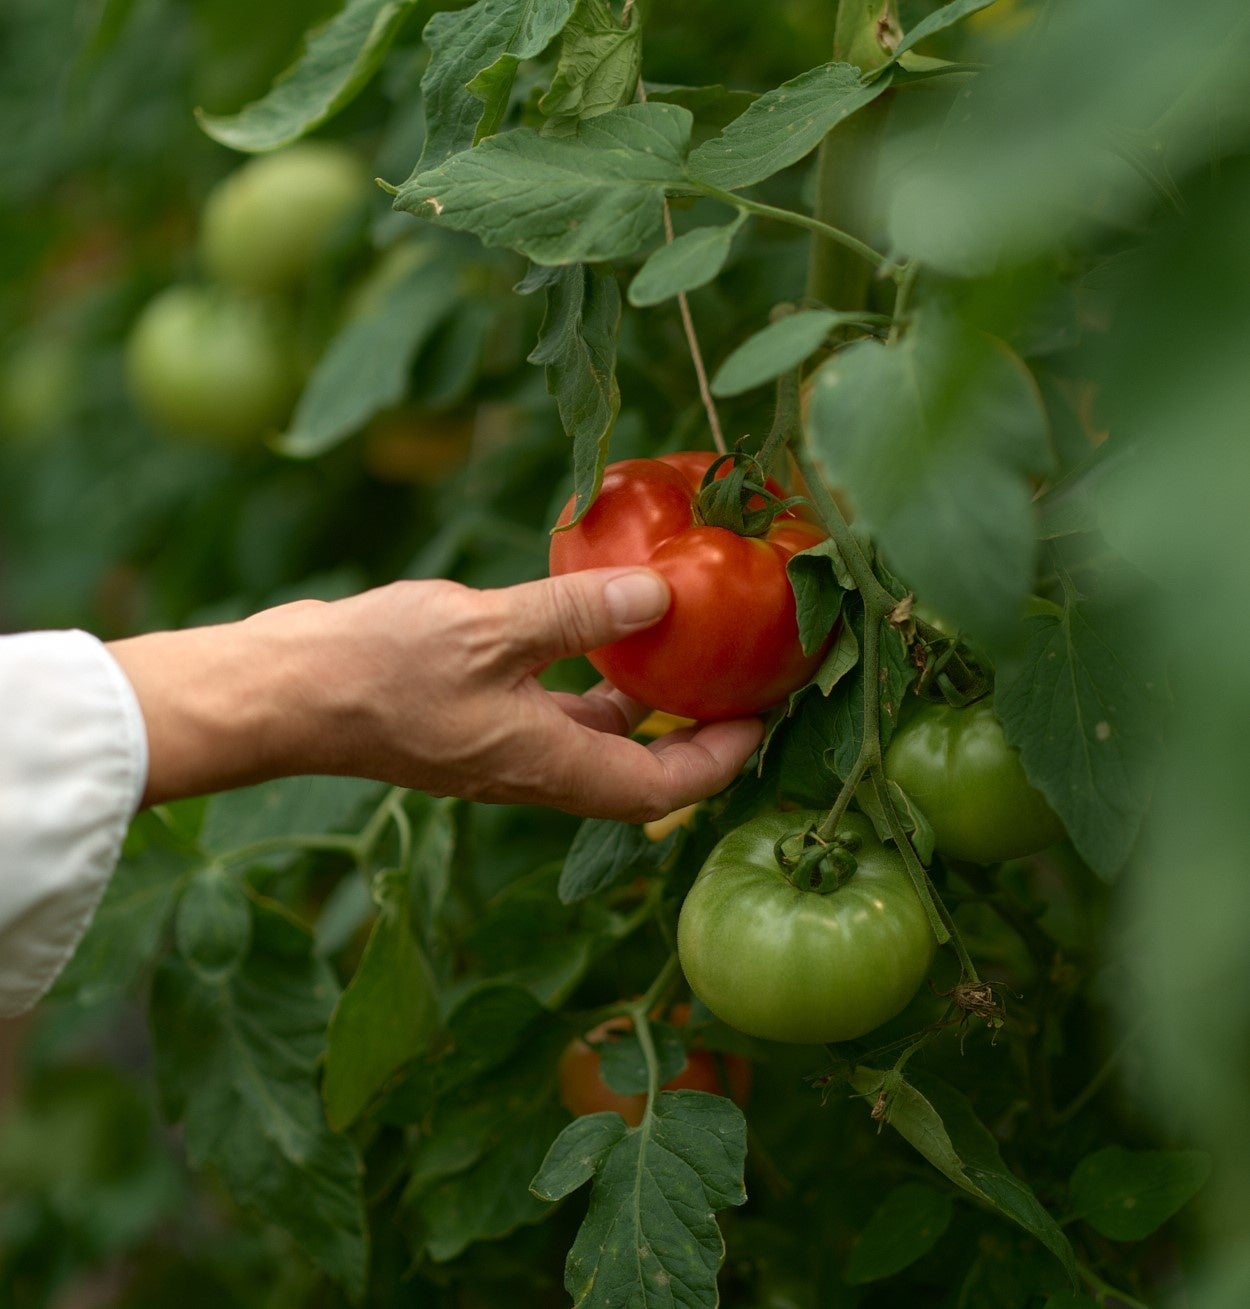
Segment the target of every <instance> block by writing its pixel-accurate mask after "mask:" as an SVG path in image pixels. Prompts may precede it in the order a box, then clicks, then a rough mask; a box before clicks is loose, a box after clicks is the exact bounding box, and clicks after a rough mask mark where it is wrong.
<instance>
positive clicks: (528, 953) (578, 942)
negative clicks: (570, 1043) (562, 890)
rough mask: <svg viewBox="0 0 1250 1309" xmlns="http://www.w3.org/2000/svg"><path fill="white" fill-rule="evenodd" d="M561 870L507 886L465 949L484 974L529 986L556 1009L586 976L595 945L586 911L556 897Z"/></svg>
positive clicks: (483, 915) (543, 871) (545, 869)
mask: <svg viewBox="0 0 1250 1309" xmlns="http://www.w3.org/2000/svg"><path fill="white" fill-rule="evenodd" d="M560 870H561V866H560V865H559V864H557V863H553V864H550V865H548V866H546V867H543V868H539V869H536V870H535V871H534V872H533V873H532V874H530V875H529V876H528V877H521V878H518V879H517V880H516V881H514V882H512V883H511V884H510V885H508V886H507V887H505V888H504V889H503V890H502V891H501V892H500V893H499V894H498V895H496V896H495V898H494V899H493V900H491V902H490V903H489V904H488V905H487V906H486V907H485V909H484V910H483V912H482V913H481V916H480V917H479V918H478V920H477V922H476V923H475V924H474V925H473V927H472V929H471V931H470V932H469V935H468V939H467V940H466V941H465V942H464V946H463V952H464V953H465V954H467V955H468V956H469V957H470V958H472V959H475V960H477V961H478V963H479V967H480V970H481V971H482V972H484V973H489V974H490V975H491V976H492V977H495V978H506V979H507V980H508V981H510V982H512V983H513V984H514V985H515V986H523V987H525V988H526V989H527V990H529V991H530V992H532V993H533V994H534V995H535V996H536V997H537V998H538V1000H539V1001H541V1003H543V1004H545V1005H547V1006H548V1007H550V1008H553V1009H554V1008H558V1007H559V1006H560V1005H561V1004H563V1003H564V1002H565V1001H566V1000H567V999H568V997H569V995H570V994H571V992H572V991H573V989H574V987H576V985H577V983H578V982H580V981H581V979H582V978H583V977H584V976H585V973H586V969H587V968H588V967H589V966H590V963H591V960H592V958H593V956H594V947H595V944H596V942H595V938H594V935H593V933H591V932H590V931H588V930H586V923H585V922H584V921H583V914H582V912H581V911H580V910H579V909H575V908H573V907H571V906H570V905H568V904H562V903H561V902H560V900H559V898H558V896H557V894H556V884H557V881H558V879H559V876H560Z"/></svg>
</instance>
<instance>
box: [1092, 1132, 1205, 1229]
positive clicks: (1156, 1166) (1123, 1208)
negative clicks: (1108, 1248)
mask: <svg viewBox="0 0 1250 1309" xmlns="http://www.w3.org/2000/svg"><path fill="white" fill-rule="evenodd" d="M1210 1172H1211V1157H1210V1155H1208V1154H1205V1153H1204V1152H1203V1151H1201V1150H1136V1151H1134V1150H1125V1149H1123V1148H1122V1147H1121V1146H1118V1145H1109V1146H1107V1147H1106V1148H1105V1149H1102V1150H1098V1151H1095V1153H1093V1154H1089V1155H1086V1156H1085V1158H1084V1159H1082V1160H1081V1162H1080V1163H1079V1164H1077V1166H1076V1169H1075V1171H1074V1172H1073V1174H1072V1181H1071V1182H1070V1184H1069V1190H1070V1193H1071V1200H1072V1212H1073V1213H1074V1214H1076V1216H1077V1217H1078V1218H1083V1219H1084V1220H1085V1221H1086V1222H1087V1223H1088V1224H1089V1225H1090V1226H1091V1227H1092V1228H1093V1229H1094V1230H1095V1231H1097V1232H1100V1233H1101V1234H1102V1235H1103V1236H1107V1237H1110V1238H1111V1240H1113V1241H1140V1240H1142V1239H1143V1238H1144V1237H1147V1236H1149V1235H1150V1233H1151V1232H1153V1231H1154V1230H1155V1229H1156V1228H1158V1227H1160V1226H1161V1225H1162V1224H1163V1223H1165V1222H1166V1221H1167V1220H1168V1219H1169V1218H1171V1216H1172V1215H1173V1214H1174V1213H1176V1211H1177V1210H1178V1209H1180V1208H1181V1206H1182V1205H1184V1204H1187V1203H1188V1202H1189V1201H1190V1200H1192V1199H1193V1197H1194V1196H1195V1195H1197V1194H1198V1192H1199V1190H1200V1189H1201V1188H1202V1185H1203V1183H1204V1182H1205V1181H1206V1180H1207V1177H1208V1176H1209V1174H1210Z"/></svg>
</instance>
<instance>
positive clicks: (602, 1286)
mask: <svg viewBox="0 0 1250 1309" xmlns="http://www.w3.org/2000/svg"><path fill="white" fill-rule="evenodd" d="M745 1159H746V1122H745V1120H744V1119H743V1117H742V1113H741V1111H740V1110H739V1109H738V1108H737V1106H736V1105H734V1104H733V1103H732V1102H731V1101H730V1100H728V1099H726V1098H725V1097H724V1096H720V1095H709V1094H707V1093H706V1092H703V1091H664V1092H661V1093H660V1095H659V1096H658V1098H657V1101H656V1107H655V1115H654V1118H653V1119H651V1120H649V1121H648V1122H647V1123H644V1125H643V1127H641V1128H636V1129H633V1130H629V1129H627V1128H626V1127H625V1124H624V1123H623V1122H622V1120H621V1118H620V1117H619V1116H618V1115H617V1114H590V1115H589V1116H587V1117H585V1118H579V1119H577V1120H576V1121H575V1122H573V1123H571V1124H570V1125H569V1126H568V1127H566V1128H565V1129H564V1131H563V1132H562V1133H561V1134H560V1136H559V1137H558V1138H557V1140H556V1141H555V1143H554V1144H553V1145H552V1147H551V1150H550V1151H549V1152H548V1154H547V1157H546V1159H544V1160H543V1164H542V1167H541V1168H540V1169H539V1171H538V1174H537V1176H536V1177H535V1178H534V1180H533V1181H532V1182H531V1183H530V1189H531V1190H532V1191H533V1193H534V1194H535V1195H537V1196H539V1197H541V1198H542V1199H544V1200H552V1201H554V1200H560V1199H563V1197H564V1196H566V1195H568V1194H569V1193H570V1192H572V1191H574V1190H576V1189H577V1188H578V1187H579V1186H581V1185H582V1184H583V1183H584V1182H586V1181H588V1180H590V1179H591V1178H592V1177H593V1179H594V1180H593V1186H592V1188H591V1193H590V1209H589V1212H588V1213H587V1215H586V1219H585V1221H584V1222H583V1223H582V1226H581V1229H580V1230H579V1231H578V1234H577V1239H576V1240H575V1241H574V1243H573V1248H572V1249H571V1250H570V1251H569V1255H568V1260H567V1262H566V1263H565V1269H564V1286H565V1289H566V1290H567V1291H568V1293H569V1294H570V1295H571V1296H572V1297H573V1300H574V1302H575V1303H577V1304H585V1305H587V1306H596V1305H603V1306H606V1305H613V1304H620V1305H632V1304H646V1303H648V1302H655V1303H660V1302H661V1300H660V1299H657V1298H656V1297H662V1301H663V1302H667V1303H670V1304H680V1305H683V1306H689V1309H699V1307H700V1306H706V1307H707V1309H712V1307H713V1306H715V1305H716V1304H717V1303H719V1297H718V1295H717V1289H716V1274H717V1270H718V1269H719V1267H720V1263H721V1260H722V1259H723V1257H724V1253H725V1245H724V1241H723V1239H722V1237H721V1233H720V1228H719V1227H718V1226H717V1225H716V1219H715V1211H716V1210H717V1209H722V1208H724V1207H725V1206H727V1205H739V1204H742V1203H743V1202H744V1201H745V1199H746V1191H745V1189H744V1188H743V1183H742V1169H743V1164H744V1162H745Z"/></svg>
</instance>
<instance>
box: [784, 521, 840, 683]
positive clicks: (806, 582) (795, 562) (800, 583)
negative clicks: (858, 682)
mask: <svg viewBox="0 0 1250 1309" xmlns="http://www.w3.org/2000/svg"><path fill="white" fill-rule="evenodd" d="M786 572H787V574H789V577H790V585H791V587H792V588H793V589H794V600H795V610H796V614H797V617H798V623H799V643H800V644H801V645H802V647H803V653H804V654H812V653H814V652H815V651H816V650H818V649H820V647H821V646H822V645H823V644H824V642H825V641H826V640H828V638H829V633H830V632H832V631H833V625H834V623H836V622H837V621H838V617H839V615H840V614H841V613H842V599H843V596H844V595H845V594H846V591H847V590H849V589H850V586H851V580H850V577H849V574H848V573H847V571H846V565H845V563H844V562H843V560H842V556H841V555H840V554H839V553H838V547H837V546H836V545H834V543H833V542H832V541H822V542H821V543H820V544H819V545H814V546H812V547H811V549H810V550H801V551H800V552H799V553H798V554H796V555H791V556H790V558H789V559H788V560H787V561H786ZM818 680H819V679H818ZM830 686H832V683H831V684H830ZM822 690H824V692H825V694H826V695H827V694H828V692H829V687H824V686H822Z"/></svg>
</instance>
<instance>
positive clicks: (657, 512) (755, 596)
mask: <svg viewBox="0 0 1250 1309" xmlns="http://www.w3.org/2000/svg"><path fill="white" fill-rule="evenodd" d="M715 458H716V456H715V455H714V454H712V453H711V452H710V451H682V452H680V453H677V454H672V455H664V456H662V457H661V458H659V459H626V460H622V461H621V462H619V463H615V464H610V465H609V466H608V468H607V470H606V471H605V473H604V477H603V485H602V487H601V489H600V491H599V494H598V496H597V497H596V499H595V502H594V503H593V504H592V505H591V507H590V508H589V509H588V510H587V511H586V513H585V514H584V515H583V516H582V518H581V519H580V520H579V521H578V522H576V523H572V519H573V512H574V502H573V501H572V500H570V501H569V503H568V504H567V505H566V506H565V507H564V510H563V511H562V512H561V514H560V517H559V520H558V523H557V530H556V532H555V533H554V534H553V536H552V539H551V555H550V565H551V572H552V573H553V574H558V573H569V572H574V571H576V570H578V569H583V568H603V567H610V566H613V565H627V564H636V565H645V566H646V567H648V568H654V569H655V570H656V571H657V572H659V573H662V574H663V575H664V577H665V579H666V580H667V581H668V584H669V588H670V590H671V592H672V604H671V606H670V608H669V610H668V612H667V613H666V614H665V616H664V617H663V618H662V619H661V620H660V621H659V622H658V623H657V624H656V625H655V626H654V627H650V628H647V629H646V630H645V631H642V632H637V633H635V634H634V635H632V636H628V637H626V638H625V639H624V640H621V641H616V642H614V643H613V644H612V645H608V646H604V647H602V648H600V649H598V650H594V651H592V652H591V654H590V661H591V663H592V664H594V666H595V667H596V668H597V669H598V670H599V672H601V673H602V674H603V675H604V676H605V677H606V678H607V679H608V680H609V681H610V682H611V683H612V684H613V685H614V686H616V687H617V688H618V689H619V690H621V691H624V692H625V694H626V695H629V696H631V697H632V698H633V699H635V700H639V701H641V702H642V703H644V704H647V705H650V706H652V707H653V708H655V709H663V710H665V711H667V712H668V713H672V714H679V715H682V716H683V717H687V718H694V719H699V720H703V721H706V720H709V719H718V718H738V717H743V716H745V715H749V714H754V713H758V712H759V711H760V710H762V709H767V708H769V707H770V706H772V705H774V704H777V703H778V702H779V701H781V700H782V699H784V698H785V696H786V695H788V694H789V693H790V692H791V691H794V690H796V689H797V688H798V687H800V686H802V685H803V684H804V682H806V681H808V679H809V678H810V677H811V676H812V674H813V673H814V672H815V671H816V669H817V667H818V666H819V664H820V661H821V658H822V657H823V654H824V651H823V650H816V651H814V652H813V653H811V654H805V653H804V652H803V648H802V646H801V644H800V641H799V632H798V625H797V619H796V616H795V601H794V592H793V590H792V589H791V586H790V580H789V577H788V576H787V573H786V565H787V563H788V562H789V560H790V559H791V558H792V557H793V556H794V555H796V554H798V553H799V552H800V551H802V550H807V549H810V548H811V547H812V546H815V545H818V544H819V543H820V542H821V541H823V540H824V539H825V534H824V532H823V531H822V530H821V529H820V528H819V527H817V526H816V525H815V524H814V523H810V522H807V521H806V520H804V519H800V518H798V517H795V516H794V515H792V514H788V513H783V514H781V515H779V516H778V517H777V518H775V519H774V520H773V524H772V526H771V527H770V528H769V529H768V531H767V532H766V533H765V535H763V536H743V535H739V534H738V533H737V532H734V531H731V530H729V529H728V528H725V527H713V526H709V525H706V524H704V523H702V522H701V521H700V520H699V517H698V513H697V510H696V500H697V497H698V494H699V488H700V484H701V482H702V480H703V477H704V474H705V473H706V472H707V470H708V468H709V467H710V466H711V464H712V462H713V460H714V459H715ZM774 485H775V484H774ZM769 489H770V490H773V488H772V487H770V488H769ZM780 493H781V488H780V487H776V490H775V491H774V494H780ZM570 523H572V525H571V526H570V525H569V524H570Z"/></svg>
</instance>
